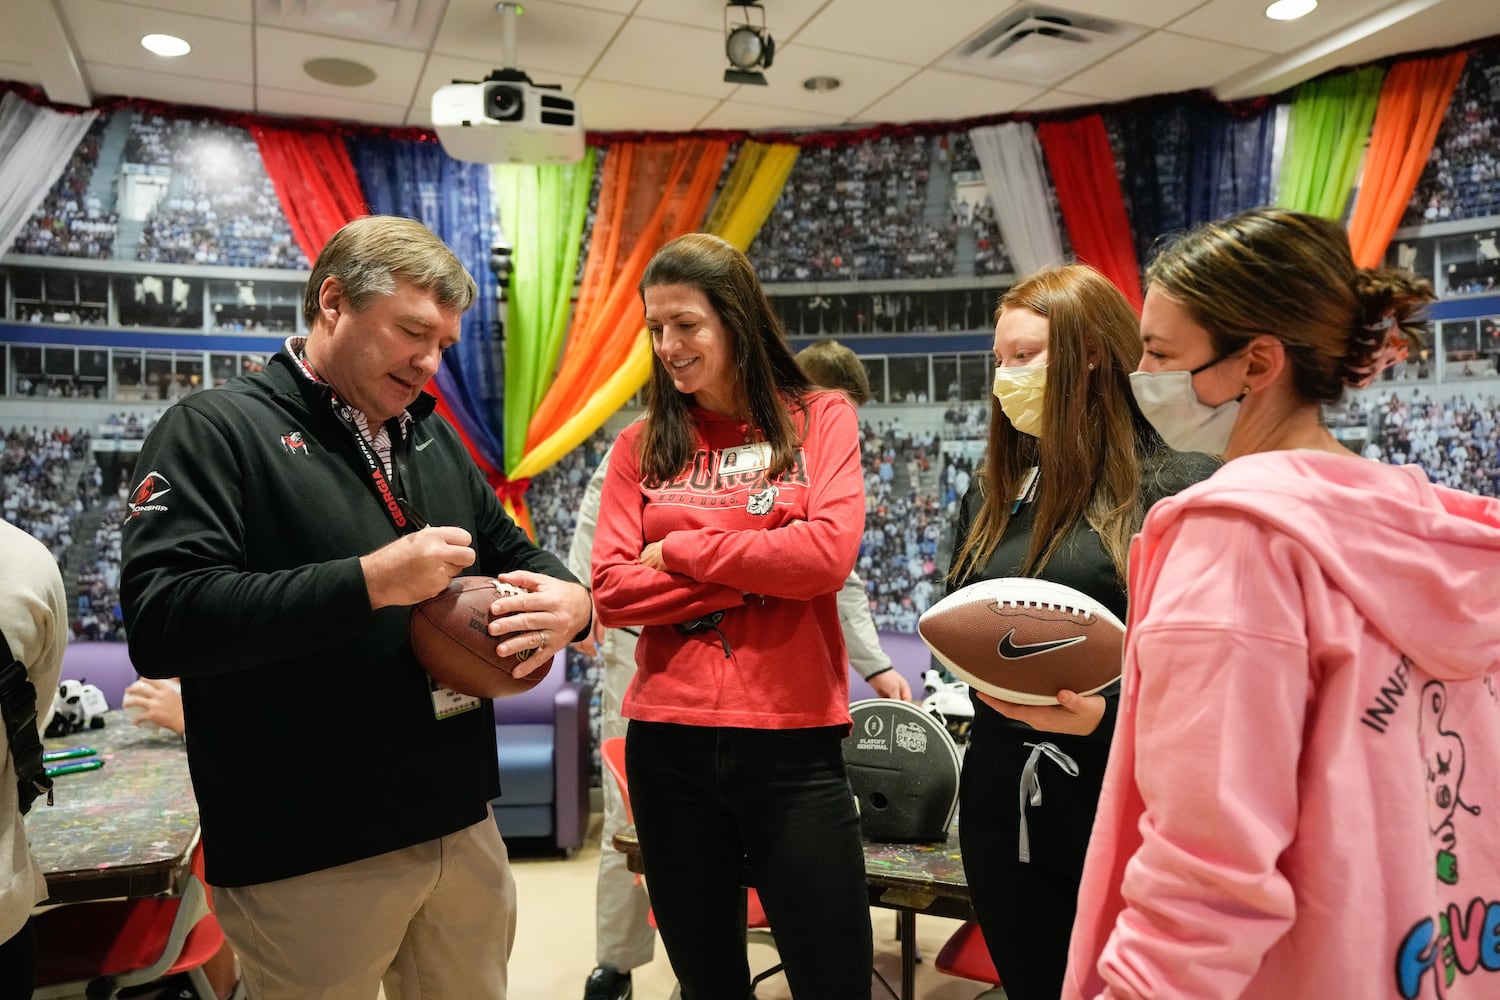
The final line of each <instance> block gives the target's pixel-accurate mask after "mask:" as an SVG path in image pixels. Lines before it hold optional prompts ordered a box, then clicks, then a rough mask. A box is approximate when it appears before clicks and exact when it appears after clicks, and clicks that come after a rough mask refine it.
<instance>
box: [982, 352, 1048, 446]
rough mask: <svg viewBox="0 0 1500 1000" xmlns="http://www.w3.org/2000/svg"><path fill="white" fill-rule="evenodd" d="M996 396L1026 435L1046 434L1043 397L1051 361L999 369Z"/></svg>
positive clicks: (1019, 429) (1013, 424)
mask: <svg viewBox="0 0 1500 1000" xmlns="http://www.w3.org/2000/svg"><path fill="white" fill-rule="evenodd" d="M994 393H995V398H996V399H998V400H1000V409H1001V410H1003V411H1004V412H1005V415H1006V416H1007V417H1008V418H1010V422H1011V425H1012V426H1014V427H1015V429H1016V430H1018V431H1020V432H1021V433H1022V434H1030V435H1031V436H1032V437H1041V436H1042V400H1043V398H1044V397H1045V396H1046V394H1047V363H1046V362H1045V361H1043V362H1041V363H1040V364H1035V365H1026V366H1024V367H1021V368H996V369H995V386H994Z"/></svg>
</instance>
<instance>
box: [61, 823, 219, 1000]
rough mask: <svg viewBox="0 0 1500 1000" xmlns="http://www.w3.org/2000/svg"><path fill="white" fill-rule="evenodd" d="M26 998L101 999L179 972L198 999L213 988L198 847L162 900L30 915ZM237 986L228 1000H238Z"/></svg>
mask: <svg viewBox="0 0 1500 1000" xmlns="http://www.w3.org/2000/svg"><path fill="white" fill-rule="evenodd" d="M35 925H36V937H37V954H38V960H39V965H38V969H37V988H36V991H35V992H34V993H33V994H32V1000H61V998H65V997H85V998H87V1000H105V998H109V997H114V996H116V995H117V994H118V992H119V991H120V990H122V989H124V988H126V987H128V986H135V985H138V984H140V983H149V982H153V981H155V980H158V979H161V978H163V977H165V976H171V975H176V974H177V973H179V972H185V973H187V975H188V979H189V980H190V981H191V982H192V984H193V989H194V990H196V991H197V993H198V995H199V996H200V997H204V998H212V997H213V996H214V995H215V994H214V990H213V987H212V986H211V985H210V984H209V981H208V977H207V976H205V975H204V973H203V964H204V963H205V962H207V961H208V960H209V959H211V958H213V957H214V955H216V954H218V951H219V949H220V948H222V947H223V946H224V931H223V930H222V929H221V928H220V927H219V921H218V920H217V919H216V918H215V917H214V915H213V912H212V911H211V910H210V908H209V898H208V887H207V886H206V885H205V884H204V882H203V843H202V841H201V840H200V841H199V842H198V844H197V845H195V846H194V848H193V853H192V861H191V863H190V865H189V866H188V868H187V870H186V871H185V872H183V874H182V875H181V876H180V878H179V880H178V884H177V890H176V892H174V893H173V894H172V895H169V896H152V897H149V898H146V899H112V900H105V901H103V902H97V903H69V904H66V905H63V906H57V907H53V908H52V909H50V910H44V911H43V912H41V913H39V914H37V916H36V920H35ZM244 995H245V994H244V987H243V986H236V987H235V991H234V994H233V997H234V998H242V997H244Z"/></svg>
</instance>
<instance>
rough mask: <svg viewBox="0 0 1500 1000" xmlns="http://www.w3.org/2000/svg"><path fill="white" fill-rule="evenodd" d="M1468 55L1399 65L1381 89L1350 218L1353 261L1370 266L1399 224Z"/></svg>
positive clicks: (1377, 259) (1377, 260)
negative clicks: (1362, 173)
mask: <svg viewBox="0 0 1500 1000" xmlns="http://www.w3.org/2000/svg"><path fill="white" fill-rule="evenodd" d="M1467 57H1468V54H1467V53H1465V52H1455V53H1453V54H1451V55H1447V56H1441V57H1439V58H1436V59H1412V60H1409V61H1407V62H1401V63H1397V64H1396V65H1395V66H1394V67H1392V69H1391V71H1390V73H1389V74H1388V75H1387V76H1386V78H1385V85H1384V86H1383V87H1382V88H1381V90H1380V104H1379V106H1378V107H1377V108H1376V109H1375V126H1374V129H1373V130H1372V131H1371V133H1370V148H1369V151H1368V152H1366V153H1365V170H1364V177H1363V179H1362V180H1361V181H1360V185H1359V193H1358V194H1357V195H1356V196H1355V199H1354V212H1353V214H1352V215H1351V216H1350V218H1349V245H1350V247H1351V248H1352V249H1353V251H1354V263H1355V264H1357V265H1359V266H1360V267H1374V266H1376V265H1377V264H1379V263H1380V261H1381V259H1382V258H1383V257H1384V256H1385V248H1386V246H1387V245H1388V244H1389V243H1390V242H1391V236H1392V235H1393V234H1394V233H1395V232H1396V227H1397V226H1398V225H1400V223H1401V216H1402V214H1403V213H1404V212H1405V211H1406V207H1407V204H1408V203H1409V202H1410V201H1411V196H1412V192H1414V191H1415V190H1416V189H1417V181H1418V180H1420V179H1421V177H1422V169H1423V168H1424V167H1426V166H1427V158H1428V156H1429V154H1431V152H1432V144H1433V142H1434V141H1435V140H1436V139H1437V133H1438V126H1440V125H1441V124H1442V123H1443V114H1444V112H1446V111H1447V110H1448V103H1449V102H1450V101H1451V100H1452V99H1453V88H1454V87H1456V86H1458V78H1459V76H1460V75H1461V74H1462V73H1463V69H1464V62H1465V60H1466V59H1467Z"/></svg>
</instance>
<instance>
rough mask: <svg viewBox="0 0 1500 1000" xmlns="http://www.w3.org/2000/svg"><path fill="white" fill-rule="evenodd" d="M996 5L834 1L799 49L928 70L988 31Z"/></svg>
mask: <svg viewBox="0 0 1500 1000" xmlns="http://www.w3.org/2000/svg"><path fill="white" fill-rule="evenodd" d="M1002 12H1003V8H1002V7H1001V6H1000V5H999V4H997V3H995V2H994V0H922V2H906V0H899V2H891V0H881V2H878V3H873V2H870V0H831V2H830V3H829V4H828V5H827V6H826V7H824V8H823V9H822V10H821V11H819V12H818V15H817V16H816V17H814V18H813V19H812V20H811V21H809V22H808V24H807V26H806V27H805V28H803V29H802V30H801V31H800V32H798V33H797V37H796V39H795V41H796V42H797V43H798V44H799V45H813V46H817V47H818V48H824V49H834V50H836V51H839V52H854V53H858V54H860V55H863V56H867V57H870V58H875V59H887V60H891V61H893V62H900V63H916V64H917V65H926V64H927V63H930V62H932V61H933V60H934V59H936V58H938V57H939V56H941V55H942V54H943V53H945V52H947V51H948V50H949V49H951V48H953V47H954V46H955V45H957V44H958V43H959V42H961V41H963V40H964V39H965V38H967V37H969V36H970V35H971V34H973V33H974V32H975V31H978V30H979V29H980V28H982V27H984V26H985V25H986V24H988V23H990V21H992V20H994V19H995V17H996V16H998V15H999V14H1001V13H1002Z"/></svg>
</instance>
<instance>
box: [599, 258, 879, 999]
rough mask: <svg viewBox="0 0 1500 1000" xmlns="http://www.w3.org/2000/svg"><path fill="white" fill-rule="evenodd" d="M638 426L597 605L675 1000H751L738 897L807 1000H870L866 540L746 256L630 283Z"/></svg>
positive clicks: (831, 397)
mask: <svg viewBox="0 0 1500 1000" xmlns="http://www.w3.org/2000/svg"><path fill="white" fill-rule="evenodd" d="M640 288H641V298H642V300H643V302H644V303H645V309H646V326H647V327H648V328H649V330H650V333H651V345H652V349H653V350H654V352H655V354H656V360H655V362H654V363H653V365H652V372H651V382H650V387H649V394H648V402H647V413H646V418H645V419H644V420H642V421H639V422H637V423H634V424H632V425H630V426H629V427H627V428H626V429H625V430H624V431H623V432H622V433H621V434H620V436H619V439H618V440H617V442H616V444H615V448H614V451H613V452H612V454H611V458H610V467H609V473H608V477H607V479H606V480H605V483H604V494H603V499H602V503H601V509H600V512H599V524H598V528H597V531H596V535H595V540H594V552H593V583H594V602H595V605H596V607H597V609H598V615H599V618H600V620H601V621H602V622H603V623H604V624H605V625H606V626H608V627H611V628H614V627H622V626H630V627H639V628H640V629H641V636H640V643H639V645H638V647H637V651H636V662H637V665H638V666H637V671H636V676H635V680H634V681H633V682H632V684H631V687H630V690H629V692H628V693H627V694H626V696H625V703H624V708H623V714H624V715H625V716H626V717H627V718H629V719H630V720H631V721H630V729H629V735H628V737H627V743H626V752H625V757H626V773H627V776H628V778H629V783H630V795H631V805H632V808H633V811H634V814H635V821H636V830H637V833H638V835H639V837H640V843H641V858H642V861H643V863H644V865H645V872H646V881H647V884H648V885H649V886H650V891H651V904H652V909H653V910H654V912H655V914H656V921H657V926H658V928H659V929H660V931H661V935H662V942H663V944H664V945H665V946H666V949H667V954H668V956H669V957H670V958H671V961H672V968H673V970H674V971H675V972H676V974H677V978H678V980H679V981H680V982H681V984H682V992H683V996H684V997H685V998H686V1000H705V998H708V1000H716V998H720V997H745V996H748V995H749V994H750V974H749V964H748V962H747V959H746V956H745V949H744V916H743V913H742V910H741V903H740V886H741V885H742V884H743V883H742V879H744V877H745V876H746V874H748V875H749V878H750V879H751V881H752V882H753V884H754V885H755V886H756V888H757V889H758V891H759V893H760V898H761V902H762V903H763V904H764V906H765V910H766V914H767V916H768V917H769V918H770V922H771V928H772V931H773V932H774V933H775V935H776V942H777V947H778V950H779V951H780V953H781V958H782V962H783V963H784V965H785V967H786V975H787V982H788V984H789V985H790V987H791V990H792V993H793V995H794V996H797V997H801V998H807V1000H814V998H815V1000H850V998H855V997H859V998H865V997H868V996H869V988H870V968H871V952H872V948H871V939H870V919H869V909H868V905H867V901H866V889H865V875H864V854H863V850H862V848H861V846H860V834H859V820H858V817H857V815H856V814H855V811H854V802H853V799H852V797H851V795H850V793H849V788H848V784H847V781H846V779H845V775H844V762H843V755H842V751H841V745H840V741H841V740H842V738H843V736H844V735H845V734H846V733H847V732H848V730H849V725H850V722H849V680H848V677H849V675H848V668H847V666H846V664H847V662H848V660H847V657H846V656H845V651H844V640H843V635H842V632H841V630H840V627H839V613H838V591H839V589H840V587H842V586H843V583H844V579H845V578H846V577H847V576H848V575H849V573H850V571H851V570H852V569H853V568H854V561H855V557H856V556H857V555H858V552H859V543H860V538H861V535H862V534H863V532H864V509H865V508H864V483H863V479H862V476H861V471H860V458H859V432H858V424H857V422H856V419H855V415H854V408H853V406H852V405H851V404H850V403H849V401H848V400H847V399H846V398H845V397H844V396H843V395H842V394H840V393H836V392H824V391H819V390H817V389H815V388H814V387H813V386H812V385H811V384H810V383H809V382H808V380H807V377H806V376H805V375H803V373H802V372H801V370H800V369H799V368H798V367H797V364H796V362H795V361H794V360H793V358H792V354H791V352H790V350H789V349H788V347H787V343H786V337H785V334H784V333H783V331H782V328H781V324H780V322H779V321H778V319H777V318H776V314H775V313H774V312H773V311H772V309H771V306H770V303H769V302H768V301H767V300H766V297H765V293H764V291H763V290H762V289H761V287H760V283H759V281H758V280H757V278H756V276H755V271H754V269H753V268H752V267H751V266H750V263H749V261H748V260H746V259H745V256H744V255H743V254H742V253H740V252H739V251H738V250H736V249H734V247H732V246H730V245H729V244H728V243H725V242H724V241H723V240H721V239H719V238H717V237H714V236H708V235H705V234H701V233H698V234H691V235H688V236H683V237H680V238H678V239H676V240H673V241H672V242H671V243H668V244H667V245H666V246H665V247H663V248H662V249H661V250H659V251H658V252H657V254H656V256H655V257H654V258H652V260H651V263H650V264H649V265H648V266H647V268H646V273H645V276H644V278H642V280H641V286H640Z"/></svg>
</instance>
